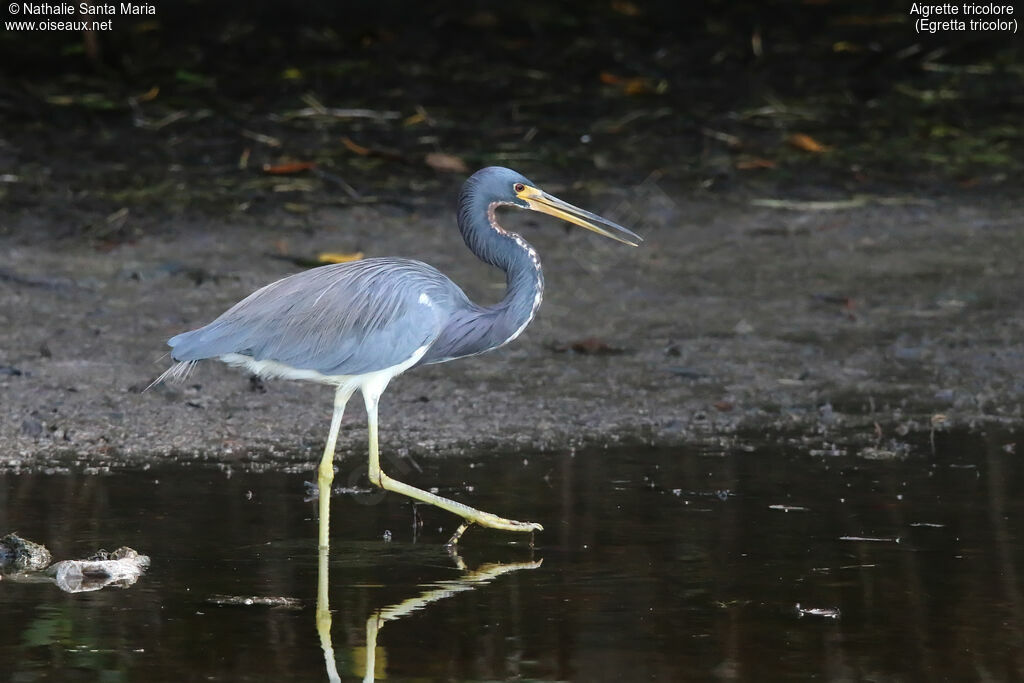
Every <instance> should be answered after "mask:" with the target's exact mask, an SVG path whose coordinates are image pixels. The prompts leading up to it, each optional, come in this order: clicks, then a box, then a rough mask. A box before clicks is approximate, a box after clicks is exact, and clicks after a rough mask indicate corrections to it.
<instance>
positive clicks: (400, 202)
mask: <svg viewBox="0 0 1024 683" xmlns="http://www.w3.org/2000/svg"><path fill="white" fill-rule="evenodd" d="M911 4H912V3H909V2H867V3H865V2H856V3H855V2H840V1H833V2H829V1H828V0H807V1H805V2H765V3H748V2H696V3H676V2H639V1H637V2H630V1H628V0H614V1H611V2H598V3H590V2H563V3H548V2H529V1H527V2H515V3H487V2H419V3H407V2H373V3H334V2H320V3H304V4H303V5H302V6H301V7H298V6H296V5H294V4H292V3H282V2H255V3H249V2H218V3H205V2H170V1H167V0H165V1H163V2H160V3H158V4H156V5H155V7H156V14H155V16H144V17H137V18H130V17H122V16H114V17H112V19H113V22H114V24H113V30H112V31H108V32H99V33H96V34H94V35H93V36H88V35H83V34H81V33H79V32H62V33H56V32H49V33H44V32H14V31H4V32H3V33H2V34H0V64H2V67H0V68H2V80H0V131H2V133H0V139H2V144H0V171H2V172H3V173H5V174H7V175H8V176H14V177H15V178H16V180H13V181H12V180H11V179H10V178H9V179H8V181H7V182H5V183H3V184H0V192H2V193H3V196H2V197H0V198H2V199H3V200H4V204H5V205H6V206H7V209H8V217H7V219H6V220H2V221H0V230H2V231H4V232H6V233H8V234H11V233H15V234H17V233H19V232H22V233H26V232H27V233H30V236H31V237H33V238H38V237H39V236H40V230H42V231H43V233H44V234H45V233H53V232H54V231H56V234H55V235H54V236H58V237H59V236H81V235H85V236H89V235H90V234H91V235H92V236H93V237H95V229H96V226H95V222H96V220H97V217H100V216H103V217H106V216H108V215H109V214H110V212H113V211H116V210H119V209H121V208H130V210H131V211H132V212H133V214H134V215H135V216H136V217H138V216H139V215H140V212H141V213H145V212H146V211H148V210H156V211H158V212H166V211H167V210H174V211H200V212H204V213H205V212H213V213H222V212H226V211H231V210H233V209H234V208H235V207H236V206H237V205H238V204H239V202H240V201H241V202H248V203H249V204H248V205H247V208H251V210H254V211H258V210H259V209H260V206H261V205H262V204H264V203H265V202H267V201H268V192H269V191H270V190H271V187H272V186H273V185H274V184H275V183H277V184H279V183H280V180H281V178H280V177H277V176H275V177H268V176H267V174H266V173H264V172H263V171H262V169H263V167H264V165H267V166H269V167H275V166H280V165H281V164H289V163H293V162H304V163H309V162H315V163H316V165H317V166H316V168H315V169H314V170H313V171H312V172H310V171H308V170H303V171H299V172H297V173H296V174H295V176H294V177H297V178H299V179H300V180H301V179H303V178H305V177H307V176H310V175H312V176H313V178H314V179H315V180H316V184H317V187H316V188H315V192H314V193H313V194H312V195H304V197H306V198H309V199H313V200H314V203H328V204H342V205H346V204H351V203H384V204H387V205H390V206H396V207H399V208H401V207H406V208H408V207H409V206H410V205H413V206H415V205H417V204H418V203H424V202H425V203H431V202H437V201H439V200H440V201H443V202H444V205H445V206H447V205H448V203H449V202H450V200H451V197H452V195H453V193H454V191H455V189H456V188H457V186H458V182H460V180H461V178H462V177H463V176H464V175H465V173H464V172H463V171H461V170H459V169H458V166H457V165H456V167H455V168H456V170H455V172H454V173H449V172H445V171H443V170H441V171H439V170H438V169H437V168H435V167H436V166H438V165H441V166H444V165H445V164H446V162H451V161H454V162H455V163H456V164H457V162H459V161H461V162H462V163H464V164H465V168H466V169H467V170H469V171H472V170H473V169H475V168H477V167H480V166H483V165H487V164H502V165H509V166H514V167H516V168H519V169H521V170H527V172H528V174H529V173H538V174H540V173H543V175H545V176H546V177H558V178H561V179H564V180H565V181H567V182H573V181H577V180H579V179H581V178H584V177H591V178H597V179H599V181H600V182H619V183H630V184H637V183H640V182H643V181H644V179H645V178H648V177H649V176H650V175H651V174H652V173H656V174H657V177H658V179H659V182H660V183H661V186H662V187H664V188H666V191H668V192H669V193H670V194H676V193H682V194H692V193H695V192H705V191H711V192H716V193H738V194H739V195H740V196H743V195H744V194H745V193H751V192H753V193H758V194H763V193H765V192H781V193H786V194H787V195H788V196H795V197H804V198H828V197H831V196H833V195H836V194H842V196H847V195H849V194H850V193H879V192H902V191H906V192H919V193H926V194H946V193H951V192H952V193H955V192H962V191H969V192H978V191H981V192H997V193H1004V192H1016V191H1017V189H1018V188H1019V180H1018V176H1019V173H1020V171H1021V165H1022V159H1024V154H1022V151H1024V134H1022V129H1021V127H1020V113H1021V104H1022V100H1024V63H1022V61H1021V59H1020V56H1021V47H1020V45H1021V43H1020V40H1019V39H1018V38H1017V37H1016V36H1014V35H1012V34H1007V33H993V32H971V31H966V32H946V33H940V34H935V35H925V34H917V33H915V31H914V19H915V18H916V17H915V16H912V15H910V14H909V9H910V6H911ZM4 15H5V16H4V19H5V20H6V19H8V18H9V17H8V16H7V14H6V10H5V11H4ZM17 18H19V19H24V18H25V15H21V16H19V17H17ZM37 18H38V17H37ZM49 18H51V19H66V18H67V17H49ZM72 18H74V17H72ZM97 18H98V19H105V18H107V17H103V16H100V17H97ZM311 103H313V104H314V106H315V105H316V103H320V104H322V105H323V106H324V107H328V108H365V109H370V110H373V111H374V112H378V113H382V114H381V115H380V116H377V117H375V118H347V117H334V116H298V117H296V116H295V113H296V112H297V111H300V110H302V109H304V108H307V109H308V107H309V106H310V104H311ZM387 112H391V113H390V114H388V113H387ZM387 117H390V118H387ZM260 136H264V137H260ZM794 136H806V138H802V137H794ZM346 138H347V140H348V141H350V143H351V144H347V142H346V140H345V139H346ZM268 141H269V142H271V144H267V142H268ZM354 150H358V151H354ZM430 153H435V154H437V153H440V154H444V155H446V156H445V157H444V158H442V159H441V160H440V161H439V160H438V159H436V158H435V159H432V162H431V163H430V164H428V163H425V159H426V155H427V154H430ZM452 157H454V160H453V159H452ZM285 168H287V167H285ZM292 177H293V176H290V175H289V179H290V178H292ZM171 189H173V191H169V190H171ZM307 189H308V188H307ZM592 189H593V188H592ZM288 198H289V195H288V194H287V190H286V189H285V190H282V189H281V188H280V187H277V194H275V195H274V197H273V198H272V199H273V201H276V200H278V199H285V200H287V199H288ZM40 206H45V207H46V210H50V211H57V212H63V213H60V216H59V217H60V219H61V220H55V221H46V222H42V223H41V222H37V221H33V220H29V221H21V220H18V219H17V218H16V217H15V216H14V215H12V213H11V212H13V213H14V214H17V213H18V212H19V211H21V210H25V209H28V210H31V211H34V212H37V211H38V209H39V207H40ZM136 225H138V223H137V222H136ZM103 231H105V232H104V235H105V238H106V239H116V237H117V236H116V230H115V231H110V230H109V229H108V228H106V227H105V228H103ZM23 236H25V235H23Z"/></svg>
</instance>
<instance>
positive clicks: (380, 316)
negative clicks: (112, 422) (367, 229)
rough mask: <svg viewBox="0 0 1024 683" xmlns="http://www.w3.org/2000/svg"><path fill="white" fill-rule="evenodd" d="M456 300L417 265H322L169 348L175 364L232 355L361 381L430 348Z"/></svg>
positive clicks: (385, 261) (446, 283)
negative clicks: (364, 375)
mask: <svg viewBox="0 0 1024 683" xmlns="http://www.w3.org/2000/svg"><path fill="white" fill-rule="evenodd" d="M453 290H454V291H453ZM455 292H457V294H455ZM461 294H462V293H461V290H458V288H457V287H456V286H455V285H454V284H453V283H452V282H451V281H450V280H448V278H446V277H445V276H444V275H442V274H441V273H440V272H438V271H437V270H436V269H434V268H432V267H431V266H428V265H427V264H425V263H421V262H419V261H412V260H408V259H395V258H380V259H367V260H365V261H358V262H354V263H342V264H334V265H329V266H322V267H320V268H314V269H312V270H307V271H304V272H302V273H297V274H295V275H292V276H290V277H286V278H284V279H282V280H278V281H277V282H274V283H271V284H269V285H267V286H266V287H263V288H262V289H258V290H256V291H255V292H253V293H252V294H250V295H249V296H248V297H246V298H245V299H243V300H242V301H240V302H238V303H237V304H235V305H234V306H232V307H231V308H230V309H228V310H227V311H226V312H225V313H224V314H223V315H221V316H220V317H219V318H217V319H216V320H214V321H213V322H211V323H210V324H209V325H206V326H205V327H201V328H199V329H197V330H193V331H191V332H186V333H184V334H179V335H178V336H176V337H172V338H171V339H170V340H169V341H168V344H169V345H170V346H171V347H172V348H173V351H172V354H171V355H172V356H173V357H174V359H175V360H178V361H193V360H200V359H203V358H215V357H218V356H222V355H225V354H228V353H237V354H242V355H245V356H250V357H252V358H253V359H254V360H257V361H259V360H273V361H276V362H278V363H283V364H285V365H288V366H291V367H294V368H300V369H308V370H315V371H317V372H320V373H322V374H325V375H355V374H362V373H365V372H373V371H376V370H382V369H384V368H387V367H392V366H394V365H398V364H400V363H402V362H404V361H406V360H408V359H409V358H410V357H411V356H412V355H413V352H415V351H416V349H419V348H421V347H423V346H429V345H430V344H431V343H433V341H434V340H435V339H436V338H437V336H438V334H439V333H440V330H441V329H442V327H443V325H444V321H445V319H446V315H447V310H446V309H447V303H448V302H450V301H451V300H452V298H453V296H457V295H461ZM422 295H426V297H427V299H426V300H424V299H422ZM463 296H464V295H463Z"/></svg>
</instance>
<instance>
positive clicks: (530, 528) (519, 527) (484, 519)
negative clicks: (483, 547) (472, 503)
mask: <svg viewBox="0 0 1024 683" xmlns="http://www.w3.org/2000/svg"><path fill="white" fill-rule="evenodd" d="M474 512H476V513H477V514H476V515H474V516H473V517H468V516H467V517H466V521H465V522H463V523H462V524H461V525H460V526H459V528H458V529H456V530H455V533H454V534H452V537H451V538H449V539H448V542H447V543H445V547H446V548H453V547H455V545H456V544H457V543H458V542H459V539H461V538H462V534H464V533H466V529H468V528H469V527H471V526H473V525H474V524H479V525H480V526H486V527H489V528H491V529H501V530H502V531H518V532H521V533H530V534H533V533H534V532H535V531H544V527H543V526H541V525H540V524H537V523H536V522H517V521H516V520H514V519H504V518H502V517H498V516H497V515H492V514H491V513H489V512H480V511H479V510H474ZM530 545H531V546H532V545H533V536H532V535H531V537H530Z"/></svg>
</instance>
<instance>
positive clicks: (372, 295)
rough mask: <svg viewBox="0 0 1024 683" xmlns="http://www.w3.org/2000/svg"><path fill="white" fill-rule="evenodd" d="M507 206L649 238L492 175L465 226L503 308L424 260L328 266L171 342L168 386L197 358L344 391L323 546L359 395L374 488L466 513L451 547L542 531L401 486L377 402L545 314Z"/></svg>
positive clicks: (480, 187)
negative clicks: (381, 440)
mask: <svg viewBox="0 0 1024 683" xmlns="http://www.w3.org/2000/svg"><path fill="white" fill-rule="evenodd" d="M502 206H512V207H516V208H520V209H528V210H531V211H539V212H541V213H546V214H549V215H552V216H556V217H558V218H561V219H563V220H566V221H568V222H570V223H573V224H575V225H578V226H581V227H583V228H586V229H588V230H591V231H593V232H596V233H598V234H599V235H603V236H605V237H610V238H612V239H614V240H617V241H619V242H623V243H625V244H628V245H631V246H637V245H638V244H639V243H640V241H641V238H640V237H639V236H638V235H636V234H635V233H633V232H631V231H630V230H627V229H626V228H624V227H622V226H621V225H618V224H616V223H613V222H612V221H609V220H607V219H605V218H602V217H601V216H598V215H596V214H593V213H590V212H589V211H585V210H583V209H581V208H578V207H576V206H573V205H572V204H569V203H567V202H564V201H562V200H561V199H558V198H556V197H553V196H551V195H550V194H548V193H546V192H544V191H543V190H541V189H539V188H538V187H537V186H536V185H535V184H534V183H533V182H531V181H530V180H528V179H527V178H525V177H524V176H522V175H520V174H519V173H517V172H515V171H513V170H511V169H507V168H500V167H490V168H485V169H483V170H480V171H477V172H476V173H474V174H473V175H472V176H471V177H470V178H469V179H468V180H467V181H466V183H465V185H464V186H463V188H462V192H461V194H460V196H459V205H458V225H459V230H460V231H461V232H462V237H463V239H464V240H465V242H466V245H467V246H468V247H469V249H470V251H472V252H473V253H474V254H475V255H476V256H477V257H478V258H479V259H480V260H482V261H484V262H485V263H488V264H490V265H492V266H495V267H497V268H500V269H501V270H503V271H504V272H505V276H506V283H507V289H506V292H505V296H504V298H503V299H502V300H501V301H500V302H498V303H497V304H495V305H493V306H480V305H478V304H476V303H473V302H472V301H470V300H469V298H468V297H467V296H466V295H465V293H463V291H462V290H461V289H460V288H459V287H458V285H456V284H455V283H454V282H452V281H451V280H449V279H448V278H447V277H446V276H445V275H443V274H442V273H440V272H439V271H438V270H436V269H435V268H433V267H432V266H429V265H427V264H425V263H422V262H420V261H413V260H409V259H404V258H371V259H366V260H364V261H357V262H353V263H342V264H335V265H329V266H322V267H320V268H314V269H312V270H307V271H305V272H302V273H297V274H295V275H292V276H290V277H286V278H284V279H282V280H278V281H277V282H274V283H272V284H269V285H267V286H266V287H263V288H262V289H259V290H257V291H255V292H253V293H252V294H250V295H249V296H248V297H246V298H245V299H243V300H242V301H240V302H239V303H237V304H235V305H234V306H233V307H231V308H230V309H229V310H228V311H227V312H225V313H224V314H223V315H221V316H220V317H219V318H217V319H216V320H214V321H213V322H211V323H210V324H208V325H205V326H203V327H200V328H199V329H196V330H192V331H191V332H185V333H184V334H179V335H177V336H175V337H172V338H171V339H170V340H169V341H168V345H169V346H170V347H171V348H172V351H171V356H172V357H173V359H174V360H175V361H178V362H177V364H176V365H174V366H172V367H171V368H170V369H168V370H167V371H166V372H165V373H164V374H163V375H161V376H160V378H159V379H158V380H157V381H158V382H159V381H161V380H164V379H173V378H181V377H184V376H186V375H187V374H188V372H189V371H190V370H191V368H192V366H193V365H194V364H195V363H196V362H198V361H200V360H204V359H208V358H215V359H219V360H221V361H224V362H226V363H229V364H231V365H237V366H241V367H244V368H247V369H248V370H250V371H251V372H254V373H256V374H257V375H260V376H263V377H284V378H287V379H299V380H307V381H312V382H319V383H322V384H327V385H330V386H333V387H335V394H334V414H333V417H332V419H331V429H330V432H329V434H328V438H327V444H326V447H325V448H324V454H323V457H322V459H321V461H320V468H319V473H318V478H317V483H318V489H319V497H320V500H319V507H320V523H319V541H320V546H321V547H327V545H328V536H329V523H330V494H331V484H332V482H333V479H334V449H335V444H336V442H337V438H338V428H339V427H340V426H341V419H342V415H343V413H344V411H345V405H346V404H347V403H348V400H349V398H350V397H351V396H352V394H353V393H354V392H355V391H356V390H357V389H358V390H359V391H360V392H361V393H362V395H363V400H364V402H365V404H366V414H367V423H368V431H369V453H370V455H369V467H368V470H369V479H370V482H371V483H373V484H374V485H376V486H379V487H381V488H383V489H385V490H388V491H394V492H396V493H401V494H403V495H406V496H409V497H410V498H413V499H415V500H418V501H422V502H424V503H430V504H431V505H435V506H437V507H439V508H442V509H444V510H447V511H449V512H452V513H454V514H456V515H458V516H460V517H462V518H463V520H464V521H463V523H462V525H461V526H459V528H458V529H457V530H456V531H455V533H454V534H453V535H452V537H451V539H450V540H449V542H448V543H449V545H454V544H456V543H457V542H458V541H459V539H460V538H461V536H462V534H463V532H465V530H466V529H467V528H468V527H469V526H470V525H472V524H479V525H481V526H485V527H491V528H493V529H503V530H506V531H519V532H534V531H539V530H541V529H542V528H543V527H542V526H541V525H540V524H537V523H535V522H520V521H516V520H512V519H506V518H503V517H499V516H497V515H494V514H491V513H489V512H484V511H481V510H477V509H475V508H472V507H470V506H468V505H465V504H463V503H460V502H457V501H454V500H450V499H448V498H443V497H441V496H439V495H437V494H434V493H430V492H428V491H424V490H422V489H419V488H416V487H414V486H410V485H409V484H406V483H403V482H400V481H397V480H395V479H392V478H391V477H389V476H388V475H387V474H385V473H384V472H383V471H382V470H381V467H380V456H379V449H378V440H377V404H378V402H379V400H380V396H381V394H382V393H383V391H384V389H385V388H386V387H387V386H388V383H389V382H390V381H391V380H392V379H393V378H394V377H396V376H397V375H399V374H401V373H403V372H405V371H406V370H408V369H410V368H412V367H415V366H417V365H428V364H431V363H444V362H447V361H450V360H454V359H456V358H465V357H467V356H475V355H477V354H481V353H484V352H486V351H490V350H492V349H496V348H498V347H499V346H503V345H505V344H507V343H509V342H510V341H512V340H513V339H515V338H516V337H518V336H519V335H520V334H521V333H522V331H523V330H524V329H525V328H526V326H527V325H528V324H529V323H530V321H531V320H533V317H534V315H535V314H536V313H537V309H538V308H539V307H540V303H541V298H542V295H543V293H544V279H543V276H542V274H541V266H540V259H539V258H538V257H537V252H536V251H534V249H533V247H531V246H530V245H529V244H527V242H526V240H524V239H523V238H522V237H521V236H520V235H518V234H516V233H514V232H509V231H508V230H505V229H504V228H503V227H501V225H499V223H498V219H497V216H496V210H497V209H498V208H499V207H502Z"/></svg>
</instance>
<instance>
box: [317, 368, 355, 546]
mask: <svg viewBox="0 0 1024 683" xmlns="http://www.w3.org/2000/svg"><path fill="white" fill-rule="evenodd" d="M353 391H355V388H354V387H349V386H344V385H343V386H340V387H338V390H337V391H336V392H335V393H334V415H333V416H332V417H331V433H330V434H329V435H328V436H327V445H326V446H324V456H323V457H322V458H321V459H320V468H319V471H318V474H317V484H318V488H319V492H320V547H321V548H326V547H327V546H328V544H329V541H328V528H329V527H330V524H331V484H332V483H334V446H335V444H336V443H337V442H338V429H339V428H340V427H341V418H342V416H343V415H344V414H345V404H347V403H348V399H349V397H351V396H352V392H353Z"/></svg>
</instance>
